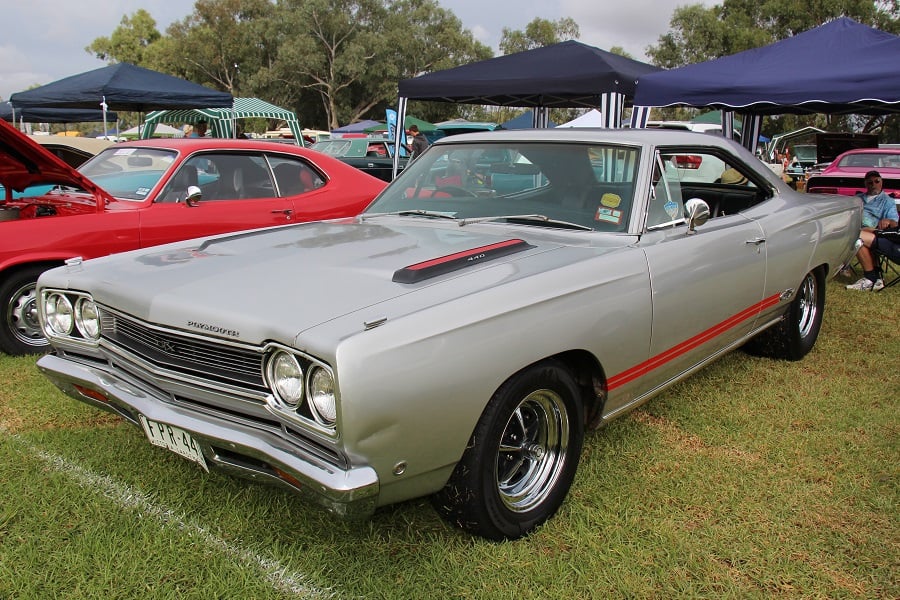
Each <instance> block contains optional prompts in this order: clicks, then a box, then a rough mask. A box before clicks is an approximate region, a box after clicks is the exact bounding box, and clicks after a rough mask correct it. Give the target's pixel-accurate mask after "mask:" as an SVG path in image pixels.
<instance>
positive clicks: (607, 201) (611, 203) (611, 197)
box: [600, 194, 622, 208]
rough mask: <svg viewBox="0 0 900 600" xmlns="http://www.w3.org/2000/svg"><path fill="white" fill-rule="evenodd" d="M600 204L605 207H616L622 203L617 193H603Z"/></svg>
mask: <svg viewBox="0 0 900 600" xmlns="http://www.w3.org/2000/svg"><path fill="white" fill-rule="evenodd" d="M600 204H602V205H603V206H605V207H607V208H618V207H619V205H620V204H622V198H621V197H620V196H619V195H618V194H603V197H602V198H600Z"/></svg>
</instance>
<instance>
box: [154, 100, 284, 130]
mask: <svg viewBox="0 0 900 600" xmlns="http://www.w3.org/2000/svg"><path fill="white" fill-rule="evenodd" d="M232 118H234V119H251V118H262V119H280V120H282V121H285V122H286V123H287V126H288V127H289V128H290V130H291V133H293V135H294V139H296V140H300V139H301V138H302V135H301V130H300V123H299V121H297V115H296V113H294V112H293V111H290V110H287V109H284V108H281V107H280V106H275V105H274V104H271V103H269V102H266V101H265V100H260V99H259V98H235V99H234V105H233V107H232V106H231V105H229V107H228V108H221V107H210V108H191V109H180V110H176V109H172V110H157V111H154V112H152V113H150V114H148V115H147V118H146V119H145V125H144V132H143V133H142V134H141V137H150V135H151V134H152V133H153V129H152V126H155V125H156V124H157V123H197V122H199V121H206V122H207V123H209V124H210V128H211V129H212V134H213V135H214V136H216V137H223V138H229V137H233V136H234V132H233V130H232V126H231V121H232Z"/></svg>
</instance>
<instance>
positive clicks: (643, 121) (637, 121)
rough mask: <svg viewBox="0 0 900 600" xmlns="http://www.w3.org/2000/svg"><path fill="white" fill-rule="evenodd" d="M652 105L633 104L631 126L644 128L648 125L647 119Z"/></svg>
mask: <svg viewBox="0 0 900 600" xmlns="http://www.w3.org/2000/svg"><path fill="white" fill-rule="evenodd" d="M650 108H651V107H650V106H632V107H631V128H632V129H644V128H645V127H647V120H648V119H649V118H650Z"/></svg>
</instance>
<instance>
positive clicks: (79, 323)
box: [75, 296, 100, 342]
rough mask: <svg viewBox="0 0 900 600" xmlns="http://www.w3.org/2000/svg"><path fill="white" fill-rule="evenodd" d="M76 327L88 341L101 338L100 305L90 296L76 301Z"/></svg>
mask: <svg viewBox="0 0 900 600" xmlns="http://www.w3.org/2000/svg"><path fill="white" fill-rule="evenodd" d="M75 328H76V329H78V332H79V333H80V334H81V336H82V337H83V338H84V339H86V340H88V341H92V342H96V341H98V340H99V339H100V307H98V306H97V303H96V302H94V300H93V299H92V298H90V297H89V296H81V297H80V298H78V300H76V301H75Z"/></svg>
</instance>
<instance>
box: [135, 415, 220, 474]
mask: <svg viewBox="0 0 900 600" xmlns="http://www.w3.org/2000/svg"><path fill="white" fill-rule="evenodd" d="M139 416H140V418H141V425H143V426H144V433H146V434H147V439H148V440H150V443H151V444H153V445H154V446H159V447H161V448H166V449H168V450H171V451H172V452H174V453H175V454H179V455H181V456H183V457H185V458H186V459H188V460H190V461H193V462H195V463H197V464H198V465H200V466H201V467H203V470H204V471H206V472H207V473H208V472H209V467H207V466H206V459H205V458H203V453H202V452H201V451H200V445H199V444H197V442H196V441H194V438H192V437H191V434H189V433H188V432H187V431H185V430H184V429H181V428H180V427H175V426H174V425H169V424H167V423H160V422H159V421H151V420H150V419H148V418H147V417H145V416H144V415H139Z"/></svg>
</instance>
